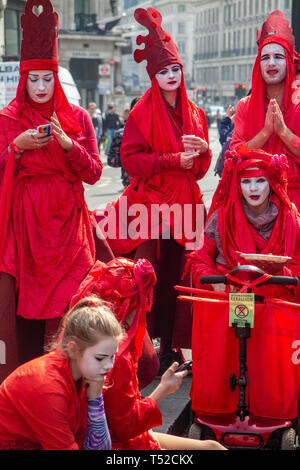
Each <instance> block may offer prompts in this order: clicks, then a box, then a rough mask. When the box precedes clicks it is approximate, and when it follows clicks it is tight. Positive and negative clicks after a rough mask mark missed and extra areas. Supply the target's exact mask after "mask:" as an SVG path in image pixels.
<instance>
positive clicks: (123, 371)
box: [103, 344, 162, 450]
mask: <svg viewBox="0 0 300 470" xmlns="http://www.w3.org/2000/svg"><path fill="white" fill-rule="evenodd" d="M134 350H135V346H134V344H131V345H130V346H129V347H128V349H127V350H126V351H125V352H124V353H123V354H122V355H121V356H120V357H119V358H118V360H117V362H116V363H115V365H114V367H113V369H112V372H111V373H110V377H109V380H108V383H107V385H108V387H107V388H104V389H103V397H104V405H105V412H106V418H107V422H108V427H109V430H110V433H111V438H112V449H113V450H158V449H159V448H160V447H159V444H158V442H157V441H156V439H155V438H154V437H153V435H152V434H151V432H149V431H150V430H151V429H152V428H153V427H155V426H160V425H161V424H162V416H161V412H160V409H159V408H158V406H157V404H156V403H155V401H154V400H153V399H152V398H150V397H146V398H141V395H140V392H139V389H138V381H137V375H136V371H137V359H135V357H136V353H135V352H134Z"/></svg>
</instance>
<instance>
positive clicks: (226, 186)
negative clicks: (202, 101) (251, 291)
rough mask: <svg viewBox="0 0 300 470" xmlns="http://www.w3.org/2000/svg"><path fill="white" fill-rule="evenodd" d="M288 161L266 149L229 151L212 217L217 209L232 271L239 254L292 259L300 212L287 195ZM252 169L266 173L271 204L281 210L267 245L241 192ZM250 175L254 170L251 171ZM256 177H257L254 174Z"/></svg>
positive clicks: (213, 203)
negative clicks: (248, 215)
mask: <svg viewBox="0 0 300 470" xmlns="http://www.w3.org/2000/svg"><path fill="white" fill-rule="evenodd" d="M287 167H288V165H287V158H286V157H285V156H284V155H270V154H268V153H266V152H264V151H263V150H248V149H247V148H246V147H241V148H240V149H239V150H238V151H234V150H233V151H231V152H227V154H226V160H225V166H224V172H223V175H222V179H221V181H220V182H219V185H218V187H217V190H216V192H215V195H214V198H213V201H212V205H211V208H210V212H209V216H210V215H211V214H212V213H213V212H214V211H215V210H216V209H217V210H218V229H219V233H220V238H221V243H222V249H223V252H224V256H225V258H226V261H227V264H228V266H229V267H230V268H233V267H235V266H237V264H238V262H239V261H240V260H239V255H238V254H237V253H236V252H237V251H240V252H246V253H256V252H257V251H259V252H261V253H266V254H268V253H272V254H274V255H277V254H278V255H279V254H280V255H286V256H291V257H292V256H293V255H294V252H295V247H296V241H297V233H298V231H297V230H294V228H295V227H298V225H299V220H298V212H297V209H296V207H295V206H294V204H292V203H291V202H290V200H289V198H288V196H287V193H286V186H287V176H286V175H287ZM250 168H258V169H260V170H262V171H263V174H264V176H265V177H266V178H267V179H268V181H269V183H270V186H271V190H272V191H271V196H270V202H273V203H274V204H275V205H276V206H277V209H278V216H277V217H276V221H275V223H274V226H273V230H272V233H271V236H270V238H269V240H268V241H267V242H265V241H264V240H262V239H261V237H259V235H258V234H257V232H256V230H255V229H253V228H252V226H251V224H249V222H248V221H247V219H246V215H245V211H244V208H243V204H242V194H241V189H240V178H241V175H242V174H243V175H245V171H247V169H250ZM248 173H249V176H251V170H248ZM252 176H254V175H252Z"/></svg>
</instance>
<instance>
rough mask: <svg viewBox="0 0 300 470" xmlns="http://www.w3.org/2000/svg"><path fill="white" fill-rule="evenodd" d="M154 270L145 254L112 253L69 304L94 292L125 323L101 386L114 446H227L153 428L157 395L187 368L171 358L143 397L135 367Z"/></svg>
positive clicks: (156, 418) (173, 385) (97, 265)
mask: <svg viewBox="0 0 300 470" xmlns="http://www.w3.org/2000/svg"><path fill="white" fill-rule="evenodd" d="M155 282H156V275H155V272H154V269H153V266H152V265H151V263H150V262H149V261H148V260H146V259H140V260H138V261H137V262H135V261H132V260H129V259H126V258H115V259H114V260H112V261H110V262H109V263H107V264H105V263H102V262H101V261H96V263H95V265H94V267H93V268H92V269H91V271H90V273H89V274H88V276H87V277H86V278H85V280H84V281H83V282H82V284H81V285H80V287H79V289H78V291H77V293H76V294H75V296H74V298H73V299H72V302H71V305H74V304H76V303H77V302H79V301H80V299H82V298H84V297H86V296H89V295H94V296H97V297H98V298H100V299H101V300H104V301H105V302H108V303H109V304H111V306H112V309H113V312H114V314H115V316H116V318H117V319H118V321H119V322H120V323H121V325H122V326H123V327H124V329H125V335H124V338H123V339H122V340H121V342H120V344H119V348H118V352H117V354H116V358H115V363H114V367H113V369H112V370H111V372H110V373H109V375H108V376H107V379H106V383H105V385H106V387H105V389H104V390H103V396H104V405H105V410H106V416H107V422H108V427H109V430H110V433H111V438H112V449H113V450H159V449H173V450H178V449H193V450H202V449H210V450H225V449H224V447H223V446H221V445H220V444H218V443H216V442H214V441H198V440H193V439H186V438H183V437H178V436H172V435H170V434H163V433H158V432H154V431H152V428H153V427H155V426H159V425H161V424H162V416H161V411H160V409H159V407H158V404H159V403H160V401H161V400H162V399H163V398H164V397H165V396H166V395H168V394H170V393H173V392H175V391H176V390H177V389H178V388H179V386H180V385H181V383H182V380H183V377H184V376H185V375H186V374H187V371H182V372H177V373H176V368H177V367H178V362H174V363H173V364H172V365H171V366H170V368H169V369H168V370H167V371H166V372H165V373H164V375H163V376H162V378H161V381H160V384H159V385H158V386H157V388H156V389H155V390H154V391H153V392H152V393H151V395H149V396H148V397H144V398H142V397H141V394H140V391H139V388H138V379H137V367H138V360H139V357H140V355H141V353H142V348H143V339H144V335H145V332H146V311H147V310H149V309H150V308H151V303H152V292H153V286H154V284H155Z"/></svg>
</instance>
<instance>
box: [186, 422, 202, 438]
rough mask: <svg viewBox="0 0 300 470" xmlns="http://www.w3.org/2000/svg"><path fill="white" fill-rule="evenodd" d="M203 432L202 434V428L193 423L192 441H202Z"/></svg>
mask: <svg viewBox="0 0 300 470" xmlns="http://www.w3.org/2000/svg"><path fill="white" fill-rule="evenodd" d="M202 435H203V432H202V426H201V425H200V424H197V423H193V424H192V425H191V427H190V429H189V437H190V438H191V439H197V441H200V440H201V438H202Z"/></svg>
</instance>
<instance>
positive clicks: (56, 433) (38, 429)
mask: <svg viewBox="0 0 300 470" xmlns="http://www.w3.org/2000/svg"><path fill="white" fill-rule="evenodd" d="M42 388H43V387H41V388H40V391H36V392H35V390H34V389H33V391H32V392H35V398H34V401H33V400H32V393H30V395H29V401H27V400H26V394H25V393H24V395H23V399H22V402H21V403H20V404H19V406H18V411H19V413H20V414H21V416H22V419H23V420H24V421H25V422H26V424H27V426H28V427H29V428H30V429H31V432H32V434H33V435H34V437H35V440H36V442H39V443H40V444H41V446H42V448H43V449H44V450H78V448H79V447H78V444H77V442H76V440H75V435H74V433H73V431H72V429H71V426H70V422H69V408H70V404H69V400H68V396H66V393H64V390H62V391H61V392H60V393H59V392H56V393H53V392H52V393H51V392H49V393H48V392H45V393H43V390H42ZM45 404H46V406H45Z"/></svg>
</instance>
